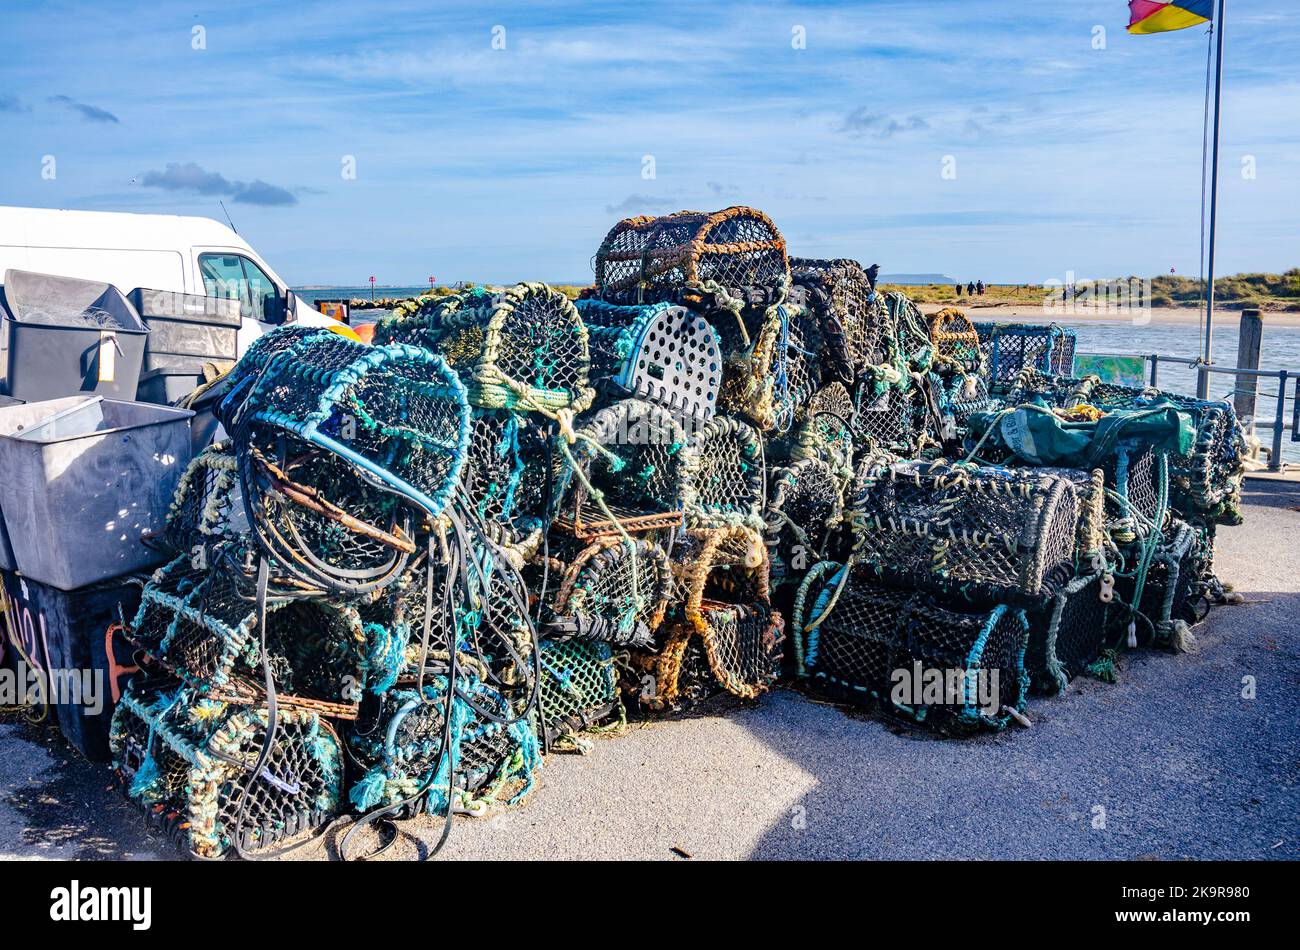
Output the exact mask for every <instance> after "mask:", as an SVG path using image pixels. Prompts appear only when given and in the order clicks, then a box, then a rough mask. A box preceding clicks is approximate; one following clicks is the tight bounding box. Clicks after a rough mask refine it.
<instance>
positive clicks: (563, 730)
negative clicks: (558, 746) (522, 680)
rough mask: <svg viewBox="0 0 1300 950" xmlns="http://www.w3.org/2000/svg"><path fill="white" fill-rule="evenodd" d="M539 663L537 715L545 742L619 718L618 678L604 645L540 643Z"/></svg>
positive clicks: (612, 660) (570, 642) (612, 659)
mask: <svg viewBox="0 0 1300 950" xmlns="http://www.w3.org/2000/svg"><path fill="white" fill-rule="evenodd" d="M541 664H542V680H541V683H542V690H541V696H540V698H539V700H538V712H539V716H540V720H541V728H542V730H543V731H544V732H545V737H546V740H547V742H548V743H555V742H557V741H558V740H560V739H561V738H562V737H565V736H572V735H573V734H575V733H580V732H586V731H587V730H589V729H591V728H592V727H598V726H600V725H601V724H602V723H605V722H607V721H608V720H610V719H620V720H621V719H622V718H623V716H624V713H623V704H622V702H621V701H620V699H619V692H618V675H617V672H616V670H615V668H614V656H613V653H612V652H611V650H610V646H609V644H608V643H603V642H599V641H589V640H567V641H563V642H556V641H550V640H544V641H542V644H541Z"/></svg>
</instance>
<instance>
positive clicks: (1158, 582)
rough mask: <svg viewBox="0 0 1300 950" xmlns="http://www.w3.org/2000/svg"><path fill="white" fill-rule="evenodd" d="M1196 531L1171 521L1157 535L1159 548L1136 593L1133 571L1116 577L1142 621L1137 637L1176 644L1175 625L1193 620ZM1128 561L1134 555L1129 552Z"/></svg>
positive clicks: (1123, 595) (1120, 591)
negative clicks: (1134, 605)
mask: <svg viewBox="0 0 1300 950" xmlns="http://www.w3.org/2000/svg"><path fill="white" fill-rule="evenodd" d="M1198 553H1199V552H1198V547H1197V533H1196V530H1195V529H1194V528H1192V527H1191V525H1188V524H1186V523H1185V522H1181V521H1175V522H1174V523H1173V524H1172V525H1171V527H1170V528H1169V529H1168V530H1166V531H1165V532H1164V533H1163V535H1162V536H1161V538H1160V543H1159V547H1158V549H1157V550H1156V552H1155V556H1154V557H1153V558H1152V560H1151V565H1150V569H1149V570H1148V571H1147V573H1146V575H1145V578H1144V580H1145V583H1144V585H1143V587H1142V590H1141V594H1140V596H1137V594H1138V592H1137V590H1136V577H1135V572H1123V573H1121V574H1120V575H1119V576H1118V577H1117V578H1116V584H1115V589H1116V592H1117V593H1118V595H1119V598H1120V599H1121V600H1122V601H1123V602H1125V603H1134V602H1136V605H1137V612H1138V614H1139V615H1140V616H1141V617H1142V618H1144V620H1145V624H1144V625H1142V626H1141V627H1139V629H1138V631H1137V633H1138V638H1139V640H1147V641H1149V642H1155V643H1157V644H1160V645H1163V646H1171V645H1176V643H1177V642H1178V641H1179V640H1180V639H1181V634H1180V631H1179V624H1180V623H1181V624H1192V623H1195V622H1196V620H1197V615H1196V599H1197V597H1198V596H1199V591H1198V586H1199V582H1200V562H1199V559H1198ZM1129 560H1130V561H1134V562H1135V561H1136V560H1137V555H1136V553H1134V552H1130V558H1129Z"/></svg>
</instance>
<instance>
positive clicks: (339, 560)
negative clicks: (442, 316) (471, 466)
mask: <svg viewBox="0 0 1300 950" xmlns="http://www.w3.org/2000/svg"><path fill="white" fill-rule="evenodd" d="M224 407H225V404H224V403H223V412H224V411H225V408H224ZM236 416H237V418H235V419H233V420H231V421H230V422H228V423H227V429H228V430H229V431H230V432H231V435H232V440H233V442H234V446H235V450H236V453H237V456H238V459H239V474H240V484H241V488H242V490H243V495H244V503H245V506H246V508H247V510H248V520H249V524H250V527H251V529H252V533H253V535H254V536H255V538H256V540H257V542H258V544H259V546H260V548H261V549H262V551H263V552H264V553H265V554H267V555H268V556H269V557H271V558H272V560H273V561H275V562H276V563H277V564H278V565H279V566H280V567H281V568H283V569H284V570H286V571H288V572H290V573H293V574H295V575H297V576H298V577H300V578H301V579H302V580H303V582H304V583H307V584H314V585H316V586H318V587H323V588H327V589H331V590H336V591H340V592H343V593H348V594H357V593H363V592H366V591H369V590H374V589H376V588H378V587H381V586H383V585H384V584H387V583H389V582H390V581H391V580H393V579H394V578H395V577H396V576H397V575H399V574H400V573H401V571H402V569H403V567H404V564H405V561H406V558H407V557H409V555H410V554H412V553H413V552H414V544H413V541H412V534H413V530H412V524H413V522H414V521H415V519H416V515H415V514H414V513H413V512H414V511H419V512H420V513H422V514H424V515H426V516H429V517H433V516H436V515H438V514H439V513H441V511H442V510H443V508H445V507H446V505H447V504H448V502H449V501H450V499H451V496H452V494H453V491H454V489H455V487H456V485H457V483H458V481H459V479H460V474H461V469H462V467H463V465H464V462H465V457H466V455H467V451H468V445H469V440H470V437H471V434H472V431H473V430H472V426H471V424H470V423H471V419H470V410H469V405H468V403H467V402H466V400H465V390H464V387H463V386H462V385H461V383H460V381H459V379H458V378H457V377H456V374H455V373H453V372H452V371H451V369H450V368H449V367H448V366H447V364H446V363H445V362H444V361H443V360H442V358H441V357H439V356H436V355H434V354H432V353H429V352H428V351H427V350H422V349H417V348H415V347H411V346H405V345H402V344H392V345H389V346H383V347H370V346H366V345H365V344H363V343H356V342H353V341H351V340H347V339H345V338H344V337H341V336H338V335H337V334H332V333H329V334H325V335H324V336H311V337H308V338H306V339H305V340H303V341H302V342H300V343H299V344H297V345H296V346H293V347H292V348H291V349H289V350H287V351H285V352H282V353H280V354H279V355H278V356H276V357H275V358H274V359H273V360H271V362H269V363H268V364H267V365H266V367H265V368H264V369H263V370H262V371H261V373H260V374H259V375H258V377H257V382H256V384H255V385H254V386H253V388H252V390H251V392H250V393H249V395H248V396H247V398H246V399H244V400H243V402H242V403H241V404H240V406H239V408H238V411H237V413H236Z"/></svg>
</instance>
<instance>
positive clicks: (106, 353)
mask: <svg viewBox="0 0 1300 950" xmlns="http://www.w3.org/2000/svg"><path fill="white" fill-rule="evenodd" d="M4 287H5V298H6V302H7V304H8V308H9V315H8V317H7V318H6V320H5V328H4V330H5V334H6V339H7V341H8V354H7V372H6V378H7V381H8V390H9V395H11V396H17V397H18V398H19V399H24V400H26V401H28V402H38V401H40V400H43V399H58V398H59V397H61V396H75V395H78V394H80V393H90V394H95V395H100V396H111V397H113V398H116V399H135V394H136V387H137V386H138V385H139V383H140V369H141V367H142V366H143V364H144V351H145V344H146V341H147V340H148V337H149V328H148V327H146V326H145V324H144V323H143V321H141V319H140V317H139V315H138V314H137V313H136V312H135V308H134V307H132V306H131V304H130V302H129V301H128V300H127V299H126V298H125V297H124V296H122V294H121V292H120V291H118V289H117V288H116V287H114V286H113V285H112V284H104V283H100V282H98V281H90V280H77V279H75V278H71V277H55V276H51V275H49V274H33V273H30V272H28V271H16V270H10V271H6V272H5V275H4Z"/></svg>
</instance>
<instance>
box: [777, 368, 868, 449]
mask: <svg viewBox="0 0 1300 950" xmlns="http://www.w3.org/2000/svg"><path fill="white" fill-rule="evenodd" d="M852 420H853V397H852V396H850V395H849V391H848V390H847V389H846V388H845V387H844V384H843V383H840V382H832V383H829V384H828V385H826V386H824V387H822V388H821V389H819V390H818V391H817V392H815V393H813V395H812V397H811V398H810V399H809V400H808V403H807V405H805V406H804V407H803V408H802V409H800V410H799V412H798V414H797V417H796V422H795V426H794V428H793V429H792V430H791V432H790V433H789V434H788V435H785V436H781V437H778V438H775V439H772V440H770V441H769V442H768V454H769V455H770V456H772V457H774V458H782V459H788V460H789V461H792V462H795V461H798V460H800V459H805V458H812V459H821V460H822V461H824V462H826V463H827V464H829V465H831V466H833V467H836V468H839V467H847V466H848V465H850V464H851V463H852V461H853V448H854V445H853V440H854V432H853V428H852Z"/></svg>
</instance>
